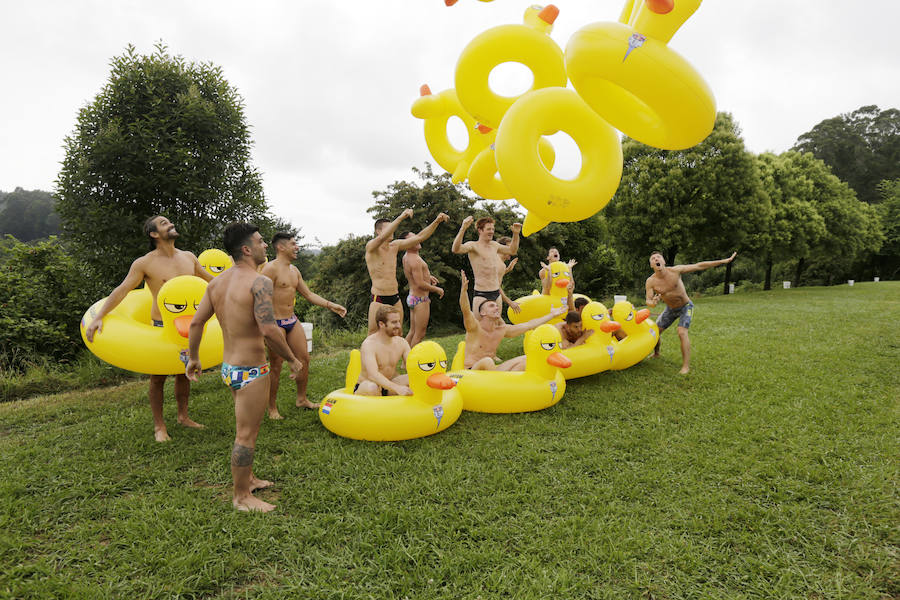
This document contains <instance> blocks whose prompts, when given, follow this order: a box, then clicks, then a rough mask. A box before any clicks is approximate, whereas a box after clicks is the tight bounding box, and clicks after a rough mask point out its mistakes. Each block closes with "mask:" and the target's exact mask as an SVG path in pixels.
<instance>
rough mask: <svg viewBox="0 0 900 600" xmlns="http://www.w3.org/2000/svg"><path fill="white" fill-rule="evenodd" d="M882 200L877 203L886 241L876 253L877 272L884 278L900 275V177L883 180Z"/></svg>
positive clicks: (881, 186)
mask: <svg viewBox="0 0 900 600" xmlns="http://www.w3.org/2000/svg"><path fill="white" fill-rule="evenodd" d="M878 189H879V192H880V193H881V202H880V203H879V204H878V205H876V207H875V208H876V211H877V213H878V217H879V219H880V220H881V228H882V231H883V233H884V243H883V244H882V246H881V249H880V250H879V251H878V253H877V255H876V257H875V258H876V269H877V270H876V273H875V275H879V276H880V277H881V278H882V279H896V278H897V276H898V275H900V179H894V180H893V181H882V182H881V185H880V186H879V188H878Z"/></svg>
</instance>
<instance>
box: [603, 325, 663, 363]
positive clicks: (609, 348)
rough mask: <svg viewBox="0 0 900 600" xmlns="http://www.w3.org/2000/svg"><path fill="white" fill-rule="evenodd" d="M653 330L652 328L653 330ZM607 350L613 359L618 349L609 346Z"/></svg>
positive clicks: (610, 358)
mask: <svg viewBox="0 0 900 600" xmlns="http://www.w3.org/2000/svg"><path fill="white" fill-rule="evenodd" d="M651 331H652V330H651ZM606 352H607V353H608V354H609V360H612V359H613V355H614V354H615V353H616V349H615V347H614V346H607V347H606Z"/></svg>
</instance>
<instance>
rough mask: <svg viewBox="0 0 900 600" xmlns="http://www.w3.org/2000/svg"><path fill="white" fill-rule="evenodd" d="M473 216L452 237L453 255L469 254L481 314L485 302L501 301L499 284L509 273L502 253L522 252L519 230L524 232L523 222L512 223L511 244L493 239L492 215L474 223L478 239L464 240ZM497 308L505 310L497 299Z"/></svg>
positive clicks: (474, 299)
mask: <svg viewBox="0 0 900 600" xmlns="http://www.w3.org/2000/svg"><path fill="white" fill-rule="evenodd" d="M472 220H473V218H472V217H471V216H469V217H466V218H465V219H463V222H462V225H461V226H460V228H459V232H458V233H457V234H456V237H455V238H454V239H453V248H452V249H453V253H454V254H468V255H469V264H471V265H472V273H473V274H474V275H475V285H474V289H473V290H472V310H474V311H475V314H479V308H480V307H481V304H482V303H483V302H485V301H488V300H489V301H491V302H498V299H499V298H500V285H501V283H502V282H503V275H505V274H506V263H505V262H503V256H515V255H516V253H517V252H518V251H519V232H520V231H522V224H521V223H513V226H512V232H513V235H512V241H511V242H510V243H509V245H508V246H507V245H501V244H498V243H497V242H495V241H494V220H493V219H492V218H490V217H482V218H480V219H478V221H477V222H476V223H475V230H476V231H477V232H478V240H477V241H474V242H466V243H463V241H462V240H463V236H464V235H465V233H466V229H468V227H469V225H471V224H472ZM498 308H499V309H500V311H501V312H502V309H503V306H502V303H501V302H498Z"/></svg>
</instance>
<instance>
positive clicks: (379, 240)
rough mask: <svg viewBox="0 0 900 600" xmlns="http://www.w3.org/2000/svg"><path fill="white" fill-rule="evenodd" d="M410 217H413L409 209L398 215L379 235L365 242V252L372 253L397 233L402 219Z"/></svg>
mask: <svg viewBox="0 0 900 600" xmlns="http://www.w3.org/2000/svg"><path fill="white" fill-rule="evenodd" d="M411 216H413V210H412V209H411V208H407V209H406V210H404V211H403V212H402V213H400V216H399V217H397V218H396V219H394V220H393V221H391V222H390V223H388V224H387V225H385V226H384V229H382V230H381V233H379V234H378V235H376V236H375V237H373V238H372V239H371V240H369V241H368V242H366V252H373V251H374V250H375V248H377V247H378V246H380V245H382V244H383V243H385V242H386V241H387V240H389V239H390V238H391V237H392V236H393V235H394V232H395V231H397V228H398V227H400V223H402V222H403V219H408V218H409V217H411Z"/></svg>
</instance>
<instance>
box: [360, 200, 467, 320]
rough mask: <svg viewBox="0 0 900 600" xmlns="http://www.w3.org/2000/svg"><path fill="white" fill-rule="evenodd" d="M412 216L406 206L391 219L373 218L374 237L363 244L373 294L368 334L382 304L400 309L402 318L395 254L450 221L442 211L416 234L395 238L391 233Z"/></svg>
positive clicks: (419, 241)
mask: <svg viewBox="0 0 900 600" xmlns="http://www.w3.org/2000/svg"><path fill="white" fill-rule="evenodd" d="M412 215H413V211H412V209H411V208H407V209H406V210H404V211H403V212H402V213H400V216H399V217H397V218H396V219H394V220H393V221H388V220H387V219H378V220H377V221H375V237H374V238H372V239H371V240H369V241H368V243H366V267H367V268H368V269H369V277H371V278H372V297H371V302H369V333H370V334H372V333H375V331H377V330H378V325H377V323H376V322H375V313H376V312H377V311H378V309H379V308H380V307H382V306H393V307H394V308H396V309H397V310H398V311H400V314H401V321H402V320H403V318H402V315H403V304H402V303H401V302H400V293H399V292H400V286H399V285H398V284H397V253H398V252H399V251H400V250H408V249H409V248H412V247H413V246H415V245H416V244H420V243H422V242H424V241H425V240H427V239H428V238H430V237H431V234H433V233H434V230H435V229H437V226H438V225H440V224H441V223H443V222H444V221H449V220H450V217H448V216H447V215H446V214H444V213H441V214H439V215H438V216H437V217H436V218H435V219H434V221H432V222H431V224H430V225H428V227H426V228H425V229H423V230H422V231H420V232H419V233H417V234H416V235H414V236H412V237H409V238H406V239H403V240H395V239H394V232H395V231H397V227H399V226H400V223H401V222H402V221H403V220H404V219H408V218H409V217H411V216H412Z"/></svg>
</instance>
